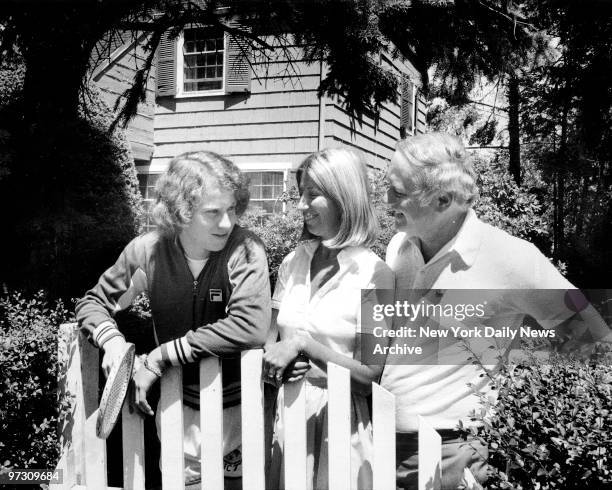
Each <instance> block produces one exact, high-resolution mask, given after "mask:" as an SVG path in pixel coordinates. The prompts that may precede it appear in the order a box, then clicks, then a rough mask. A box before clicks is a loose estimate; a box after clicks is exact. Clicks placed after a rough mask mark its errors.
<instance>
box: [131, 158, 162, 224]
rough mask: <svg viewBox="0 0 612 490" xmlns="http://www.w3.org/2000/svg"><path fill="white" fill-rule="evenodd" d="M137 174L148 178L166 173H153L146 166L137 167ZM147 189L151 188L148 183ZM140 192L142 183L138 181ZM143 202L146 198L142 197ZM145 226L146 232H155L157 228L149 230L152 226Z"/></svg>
mask: <svg viewBox="0 0 612 490" xmlns="http://www.w3.org/2000/svg"><path fill="white" fill-rule="evenodd" d="M136 173H137V175H139V176H140V175H146V176H147V178H148V177H149V176H150V175H157V176H160V175H162V174H163V173H164V171H163V170H157V169H156V170H153V171H151V168H150V167H149V166H146V167H144V166H137V167H136ZM146 187H147V188H148V187H149V185H148V183H147V186H146ZM138 190H140V181H138ZM141 196H142V193H141ZM142 200H143V201H145V200H146V198H145V196H142ZM145 226H146V232H149V231H153V230H154V229H156V228H157V226H155V224H153V225H152V227H151V228H150V229H149V226H150V225H149V224H146V225H145Z"/></svg>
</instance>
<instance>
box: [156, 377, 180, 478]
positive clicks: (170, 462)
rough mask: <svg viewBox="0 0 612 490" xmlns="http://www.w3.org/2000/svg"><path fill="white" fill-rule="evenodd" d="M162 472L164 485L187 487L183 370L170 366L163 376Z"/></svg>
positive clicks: (161, 401) (161, 404)
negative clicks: (184, 444)
mask: <svg viewBox="0 0 612 490" xmlns="http://www.w3.org/2000/svg"><path fill="white" fill-rule="evenodd" d="M159 402H160V407H161V472H162V489H163V490H176V489H183V488H184V487H185V457H184V450H183V371H182V368H181V366H176V367H171V368H169V369H168V370H167V371H166V372H165V373H164V375H163V376H162V378H161V395H160V400H159Z"/></svg>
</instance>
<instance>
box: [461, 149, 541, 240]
mask: <svg viewBox="0 0 612 490" xmlns="http://www.w3.org/2000/svg"><path fill="white" fill-rule="evenodd" d="M473 162H474V169H475V170H476V174H477V175H478V188H479V189H480V197H479V198H478V200H477V201H476V204H475V205H474V210H475V211H476V214H478V217H479V218H480V219H482V220H483V221H485V222H487V223H489V224H491V225H493V226H497V227H498V228H501V229H502V230H505V231H507V232H508V233H510V234H511V235H514V236H516V237H519V238H523V239H526V240H529V241H535V242H539V243H542V239H543V238H545V237H547V235H548V227H547V222H546V220H545V219H544V218H543V216H542V206H541V204H540V202H539V201H538V198H537V196H536V195H535V194H532V193H530V192H529V191H527V190H526V189H524V188H522V187H519V186H518V185H516V183H515V182H514V180H513V179H512V177H511V175H510V173H509V172H508V170H507V169H508V164H507V156H506V155H504V154H494V155H493V156H492V158H491V159H490V160H489V159H487V158H486V157H483V156H482V155H475V156H474V157H473Z"/></svg>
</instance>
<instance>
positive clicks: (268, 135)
mask: <svg viewBox="0 0 612 490" xmlns="http://www.w3.org/2000/svg"><path fill="white" fill-rule="evenodd" d="M289 49H291V50H292V53H293V56H292V58H293V60H292V61H291V62H289V61H288V59H287V57H286V56H283V52H282V50H280V49H279V50H278V52H272V53H271V54H270V55H269V58H268V59H267V60H264V59H262V57H261V56H259V57H258V56H252V57H251V59H247V55H246V50H245V49H243V47H242V46H241V45H240V43H239V41H238V40H237V39H236V38H234V37H233V36H230V35H229V34H228V33H226V32H221V31H214V30H212V29H210V28H206V27H201V26H189V27H186V28H185V29H184V30H183V31H182V33H181V34H180V35H179V37H178V38H176V39H169V38H168V37H167V36H166V37H164V39H163V40H162V42H161V44H160V46H159V49H158V53H157V66H156V69H155V70H154V73H152V74H151V76H150V79H149V83H148V89H147V96H146V102H145V103H144V104H141V106H140V107H139V110H138V114H137V116H136V117H135V118H134V120H133V121H132V122H131V124H130V127H129V128H128V138H129V139H130V142H131V145H132V150H133V154H134V159H135V162H136V166H137V169H138V174H139V180H140V186H141V192H142V195H143V198H144V199H145V202H147V203H150V202H151V200H152V190H153V188H154V185H155V181H156V179H157V177H158V175H159V174H160V173H162V172H164V171H165V170H166V168H167V165H168V163H169V161H170V160H171V159H172V158H173V157H174V156H176V155H178V154H180V153H183V152H186V151H197V150H212V151H215V152H217V153H220V154H222V155H225V156H227V157H229V158H230V159H232V160H233V161H234V162H235V163H236V164H237V165H238V166H239V167H240V168H241V169H242V170H243V171H244V172H247V173H248V174H249V177H250V180H251V203H252V205H253V206H258V207H260V208H262V209H263V210H264V212H266V213H275V212H280V211H282V206H283V205H282V203H281V202H280V201H279V200H278V197H279V196H280V195H281V194H282V193H283V192H284V191H286V190H288V189H289V188H290V187H291V185H292V183H293V182H294V180H293V179H294V176H293V173H292V169H293V168H294V167H295V166H296V165H297V164H298V163H299V162H300V161H302V160H303V159H304V158H305V157H306V156H307V155H309V154H310V153H312V152H315V151H317V150H319V149H322V148H326V147H335V146H348V147H352V148H356V149H358V150H360V151H361V152H363V154H364V155H365V156H366V158H367V159H368V163H369V165H370V166H372V167H373V168H379V169H381V168H384V167H385V166H386V164H387V162H388V161H389V160H390V158H391V156H392V154H393V151H394V147H395V143H396V142H397V140H398V139H399V138H400V136H404V135H406V134H413V133H415V132H422V131H423V128H424V126H425V109H424V98H423V96H422V95H421V91H420V90H419V87H420V77H419V75H418V72H417V71H416V69H415V68H414V67H413V66H412V65H411V64H410V62H409V61H408V60H406V59H399V58H397V59H393V58H392V57H391V56H387V55H382V56H381V57H380V63H382V64H384V65H386V66H388V67H390V68H391V69H392V70H393V71H394V72H395V73H396V74H397V77H398V79H399V80H400V81H401V83H400V84H399V87H400V89H399V91H398V99H397V102H396V103H387V104H384V105H383V107H382V108H381V110H380V113H379V122H378V126H377V127H375V124H374V120H373V119H372V118H371V117H367V116H364V119H363V122H362V124H354V121H351V120H350V118H349V116H348V114H347V113H346V111H345V110H344V109H343V108H342V104H341V101H340V100H334V99H331V98H328V97H323V98H319V97H318V95H317V88H318V86H319V83H320V81H321V79H322V78H323V77H324V76H325V65H324V63H322V62H316V63H311V64H308V63H306V62H305V61H304V60H303V57H302V59H301V58H300V50H299V48H298V47H291V48H289ZM143 59H144V57H143V53H142V49H141V48H140V47H139V43H138V41H137V40H136V41H134V40H132V42H126V43H125V44H124V45H121V46H119V47H117V49H116V50H115V51H114V52H113V53H112V54H111V56H110V58H109V59H108V60H107V62H106V63H105V64H104V65H103V66H102V67H100V68H99V69H98V70H97V71H96V72H95V73H94V76H93V79H94V80H95V81H96V83H97V84H98V85H99V86H100V87H101V89H102V91H103V92H104V94H105V97H106V98H107V102H109V104H114V101H115V100H116V99H117V97H118V96H119V95H120V94H121V93H122V92H123V91H124V90H125V89H126V88H127V87H128V86H129V84H130V81H131V79H132V77H133V73H134V70H135V69H136V68H137V67H139V66H141V65H142V62H143ZM149 226H150V225H149Z"/></svg>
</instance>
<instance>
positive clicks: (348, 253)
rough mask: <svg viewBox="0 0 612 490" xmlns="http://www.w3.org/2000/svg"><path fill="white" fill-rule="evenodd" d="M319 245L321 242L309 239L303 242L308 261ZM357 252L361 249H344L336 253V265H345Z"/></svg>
mask: <svg viewBox="0 0 612 490" xmlns="http://www.w3.org/2000/svg"><path fill="white" fill-rule="evenodd" d="M320 243H321V241H320V240H316V239H311V240H307V241H305V242H304V249H305V250H306V253H307V254H308V256H309V258H310V259H312V256H313V255H314V253H315V250H316V249H317V247H318V246H319V244H320ZM359 250H361V247H344V248H343V249H341V250H340V252H338V263H339V264H340V265H345V264H347V263H348V262H350V261H351V259H352V258H353V256H354V255H355V252H357V251H359Z"/></svg>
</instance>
